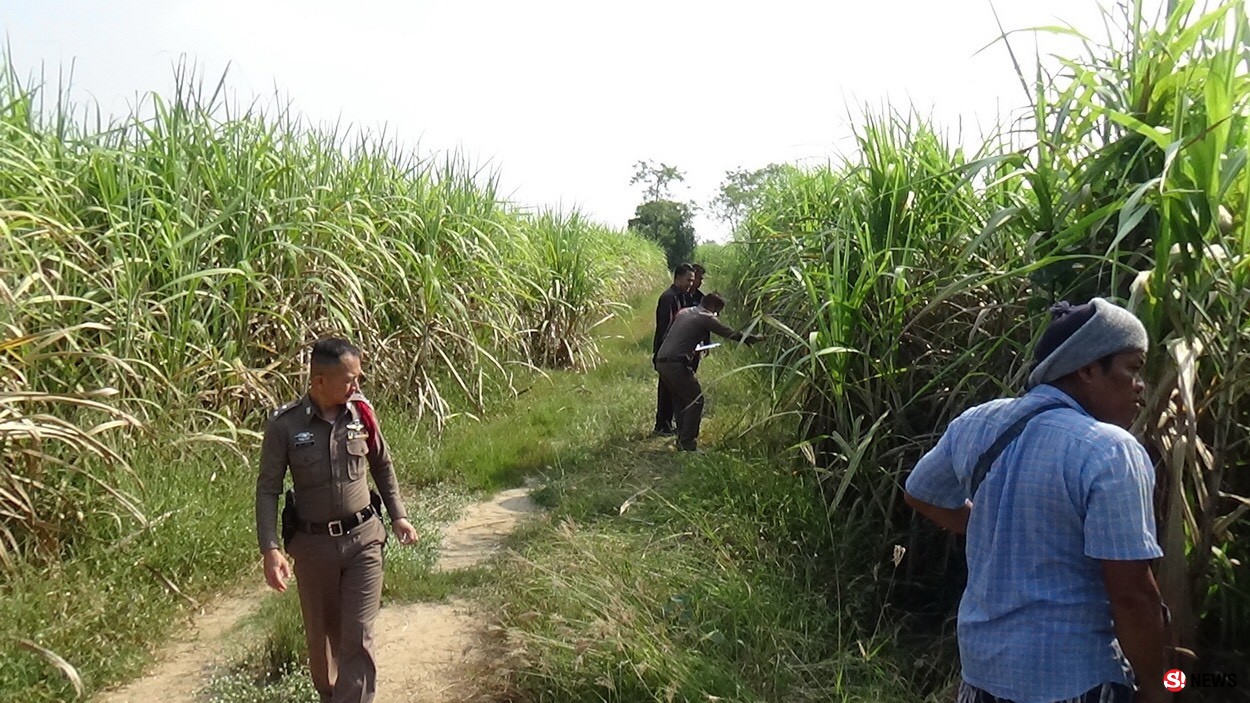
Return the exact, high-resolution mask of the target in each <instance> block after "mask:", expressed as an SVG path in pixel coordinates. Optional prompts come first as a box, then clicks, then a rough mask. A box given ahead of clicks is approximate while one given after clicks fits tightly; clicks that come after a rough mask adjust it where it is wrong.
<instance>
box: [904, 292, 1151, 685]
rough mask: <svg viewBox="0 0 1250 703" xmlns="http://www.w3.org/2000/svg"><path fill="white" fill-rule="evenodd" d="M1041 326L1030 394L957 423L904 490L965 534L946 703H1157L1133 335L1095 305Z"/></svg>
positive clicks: (1145, 468)
mask: <svg viewBox="0 0 1250 703" xmlns="http://www.w3.org/2000/svg"><path fill="white" fill-rule="evenodd" d="M1052 313H1053V314H1054V316H1055V319H1054V320H1052V322H1051V324H1050V326H1049V327H1048V328H1047V329H1046V331H1045V332H1044V333H1043V335H1042V338H1041V340H1039V342H1038V345H1037V348H1036V350H1035V354H1034V357H1035V364H1034V368H1033V370H1032V373H1031V374H1030V376H1029V383H1028V386H1029V390H1028V392H1027V393H1026V394H1025V395H1024V396H1022V397H1020V398H1015V399H1000V400H995V401H991V402H989V403H985V404H983V405H980V406H977V407H975V408H972V409H970V410H968V411H966V412H964V413H963V414H962V415H960V416H959V417H958V418H956V419H955V420H954V421H953V422H951V424H950V427H948V428H947V430H946V432H945V433H944V434H943V435H942V438H941V439H940V440H939V441H938V443H937V445H936V446H935V447H934V448H933V449H932V450H931V451H930V452H929V453H927V454H926V455H925V456H924V457H923V458H921V460H920V462H919V463H917V464H916V468H915V470H914V471H912V473H911V475H910V476H909V477H908V479H907V484H906V495H905V498H906V500H907V503H908V504H909V505H911V506H912V507H913V508H914V509H916V510H917V511H919V512H920V513H921V514H923V515H924V516H925V517H927V518H929V519H930V520H932V521H934V522H935V523H937V524H938V525H940V526H942V527H943V528H945V529H947V530H950V531H952V532H955V533H959V534H967V560H968V585H967V588H966V589H965V591H964V595H963V599H962V600H961V602H960V606H959V621H958V632H959V652H960V659H961V664H962V668H963V677H962V678H963V681H962V683H961V686H960V690H959V694H958V702H959V703H1006V702H1011V703H1057V702H1063V703H1067V702H1069V701H1071V702H1080V703H1121V702H1123V703H1131V702H1144V703H1155V702H1156V701H1166V700H1170V694H1169V693H1167V691H1166V690H1165V689H1164V688H1163V673H1164V659H1165V646H1166V641H1165V639H1166V638H1165V624H1164V609H1163V608H1162V607H1161V600H1160V597H1159V590H1158V587H1157V585H1156V584H1155V580H1154V576H1153V575H1152V573H1151V570H1150V562H1151V560H1153V559H1156V558H1158V557H1160V556H1162V555H1163V551H1162V550H1161V549H1160V548H1159V545H1158V541H1157V540H1156V537H1155V521H1154V510H1153V506H1152V504H1151V494H1152V488H1153V486H1154V474H1153V470H1152V467H1151V464H1150V461H1149V458H1148V457H1147V455H1146V451H1145V449H1144V448H1143V447H1142V446H1141V444H1140V443H1139V442H1138V441H1137V440H1136V439H1135V438H1134V437H1133V436H1132V435H1131V434H1129V433H1128V432H1127V428H1128V427H1129V426H1130V425H1132V422H1133V420H1134V418H1135V417H1136V415H1137V412H1138V409H1139V407H1140V404H1141V402H1142V395H1143V392H1144V384H1143V383H1142V380H1141V375H1140V374H1141V370H1142V367H1143V365H1144V364H1145V352H1146V345H1147V336H1146V330H1145V328H1144V327H1143V326H1142V324H1141V322H1139V321H1138V320H1137V318H1136V317H1134V316H1133V315H1132V314H1131V313H1130V312H1128V311H1127V310H1125V309H1123V308H1121V307H1119V306H1117V305H1114V304H1112V303H1109V302H1107V301H1105V300H1102V299H1100V298H1095V299H1094V300H1092V301H1091V302H1089V303H1087V304H1085V305H1080V306H1070V305H1068V304H1067V303H1061V304H1059V305H1057V306H1055V307H1054V308H1052ZM1134 684H1135V685H1136V690H1134Z"/></svg>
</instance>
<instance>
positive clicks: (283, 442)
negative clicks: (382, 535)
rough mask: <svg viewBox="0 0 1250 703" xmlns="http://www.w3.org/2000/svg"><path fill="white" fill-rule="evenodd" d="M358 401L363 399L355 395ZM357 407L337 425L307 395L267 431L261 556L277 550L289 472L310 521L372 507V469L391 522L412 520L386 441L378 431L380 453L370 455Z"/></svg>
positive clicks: (259, 494) (259, 501)
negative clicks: (280, 499)
mask: <svg viewBox="0 0 1250 703" xmlns="http://www.w3.org/2000/svg"><path fill="white" fill-rule="evenodd" d="M352 398H353V400H355V399H361V398H363V396H359V395H355V396H352ZM368 439H369V432H368V430H366V429H365V426H364V423H363V422H362V421H361V418H360V415H359V413H358V412H357V410H356V404H355V403H354V402H349V403H348V404H347V407H346V408H345V409H343V410H340V411H339V414H338V416H337V417H336V418H335V419H334V422H332V423H331V422H328V421H327V420H325V419H324V418H323V417H321V414H320V413H319V412H317V407H316V405H314V404H313V402H312V399H311V398H309V397H308V395H305V396H304V397H302V398H300V399H299V400H296V401H292V402H290V403H287V404H286V405H284V406H282V407H280V408H278V410H277V411H276V412H274V414H273V415H272V416H270V418H269V423H268V425H267V426H266V427H265V438H264V441H263V442H262V444H261V451H260V476H259V477H258V478H257V479H256V536H257V540H258V542H259V544H260V549H261V551H265V550H267V549H277V548H278V547H279V545H280V544H281V542H280V541H279V539H278V529H277V523H278V495H279V494H281V493H282V482H283V479H284V478H285V477H286V471H287V468H290V470H291V480H292V482H293V483H294V484H295V504H296V508H297V511H298V513H299V517H300V519H301V520H304V521H305V522H322V523H324V522H330V521H331V520H339V519H342V518H346V517H350V516H351V515H352V514H354V513H356V512H358V511H360V510H364V508H365V507H366V506H367V505H369V479H368V478H367V477H366V476H365V471H366V468H367V469H368V471H369V472H370V473H371V474H373V482H374V484H375V485H376V486H377V488H378V493H380V494H381V495H382V502H383V503H385V504H386V511H387V514H389V515H390V517H391V520H392V521H394V520H398V519H400V518H405V517H407V513H406V512H405V511H404V504H403V501H402V500H400V497H399V482H398V481H397V480H396V479H395V469H394V466H393V465H392V462H391V454H390V451H389V450H388V449H387V446H386V440H385V439H383V438H382V435H381V429H380V428H379V429H378V437H377V449H376V450H375V451H370V450H369V442H368Z"/></svg>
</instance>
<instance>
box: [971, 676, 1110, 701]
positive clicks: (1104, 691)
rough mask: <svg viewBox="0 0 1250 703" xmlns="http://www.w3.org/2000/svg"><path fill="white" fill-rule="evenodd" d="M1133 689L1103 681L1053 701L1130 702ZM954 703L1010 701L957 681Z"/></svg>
mask: <svg viewBox="0 0 1250 703" xmlns="http://www.w3.org/2000/svg"><path fill="white" fill-rule="evenodd" d="M1132 701H1133V689H1131V688H1129V687H1128V686H1125V685H1124V684H1118V683H1110V682H1107V683H1103V684H1099V685H1097V686H1095V687H1094V688H1091V689H1090V690H1088V691H1086V692H1085V693H1083V694H1081V695H1079V696H1077V697H1076V698H1069V699H1067V700H1065V701H1056V702H1055V703H1132ZM955 703H1012V701H1010V700H1008V699H1006V698H998V697H997V696H991V695H990V694H988V693H986V692H985V691H982V690H981V689H979V688H977V687H976V686H972V685H970V684H969V683H968V682H967V681H961V682H959V693H958V694H956V696H955Z"/></svg>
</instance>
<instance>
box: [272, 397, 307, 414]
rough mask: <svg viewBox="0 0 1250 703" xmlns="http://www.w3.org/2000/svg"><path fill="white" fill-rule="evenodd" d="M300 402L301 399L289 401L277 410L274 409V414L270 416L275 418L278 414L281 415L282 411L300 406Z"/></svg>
mask: <svg viewBox="0 0 1250 703" xmlns="http://www.w3.org/2000/svg"><path fill="white" fill-rule="evenodd" d="M299 404H300V401H298V400H292V401H291V402H289V403H287V404H286V405H283V406H281V407H279V408H278V409H277V410H274V411H273V414H272V415H270V416H269V417H271V418H275V417H277V416H279V415H281V414H282V413H284V412H287V411H288V410H291V409H293V408H297V407H299Z"/></svg>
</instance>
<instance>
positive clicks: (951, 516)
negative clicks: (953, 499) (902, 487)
mask: <svg viewBox="0 0 1250 703" xmlns="http://www.w3.org/2000/svg"><path fill="white" fill-rule="evenodd" d="M903 500H905V501H907V504H908V505H910V506H911V508H912V510H915V511H916V512H918V513H920V514H921V515H923V516H925V517H927V518H929V519H930V520H932V521H933V522H935V523H937V526H938V527H940V528H942V529H944V530H947V531H949V532H953V533H955V534H957V535H962V534H967V532H968V517H969V516H971V515H972V503H970V502H968V501H964V505H963V507H962V508H954V509H951V508H939V507H938V506H936V505H934V504H932V503H926V502H924V501H923V500H920V499H919V498H916V497H915V496H913V495H912V494H910V493H908V492H906V491H904V492H903Z"/></svg>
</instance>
